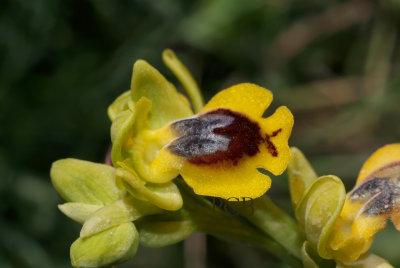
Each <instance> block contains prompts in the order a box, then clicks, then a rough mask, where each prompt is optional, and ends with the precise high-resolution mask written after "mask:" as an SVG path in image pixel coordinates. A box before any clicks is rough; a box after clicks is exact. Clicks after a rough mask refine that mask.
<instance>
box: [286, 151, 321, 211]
mask: <svg viewBox="0 0 400 268" xmlns="http://www.w3.org/2000/svg"><path fill="white" fill-rule="evenodd" d="M290 152H291V155H292V157H291V159H290V162H289V165H288V177H289V189H290V196H291V198H292V203H293V207H294V208H296V206H297V204H298V202H299V201H300V199H301V198H302V196H303V195H304V194H305V191H306V189H308V187H309V186H310V185H311V184H312V183H313V182H314V181H315V180H317V179H318V176H317V174H316V173H315V171H314V169H313V168H312V167H311V165H310V163H309V162H308V161H307V159H306V157H305V156H304V154H303V153H302V152H301V151H300V150H299V149H297V148H296V147H291V148H290Z"/></svg>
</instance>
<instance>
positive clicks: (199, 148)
mask: <svg viewBox="0 0 400 268" xmlns="http://www.w3.org/2000/svg"><path fill="white" fill-rule="evenodd" d="M171 127H172V129H173V130H174V131H175V132H176V133H177V134H178V135H179V137H178V138H176V139H174V140H173V141H172V142H171V143H170V144H169V145H168V149H169V150H170V151H171V152H172V153H174V154H175V155H178V156H183V157H185V158H186V159H188V161H189V162H191V163H193V164H198V165H211V164H215V163H218V162H222V161H224V162H229V163H231V164H233V165H237V163H238V161H239V160H240V159H241V158H242V157H243V156H245V155H247V156H254V155H255V154H257V153H258V152H259V151H260V150H259V146H260V144H261V143H263V142H265V143H266V146H267V149H268V150H269V151H270V153H271V154H272V155H273V156H277V154H278V153H277V150H276V148H275V145H274V144H273V143H272V142H271V141H270V138H271V137H273V136H276V135H278V134H279V132H280V131H281V129H279V130H277V131H274V133H272V134H271V135H267V136H266V137H265V138H263V137H262V135H261V129H260V126H259V125H258V123H257V122H254V121H252V120H251V119H249V118H248V117H247V116H245V115H243V114H241V113H238V112H234V111H231V110H229V109H222V108H221V109H216V110H212V111H209V112H207V113H203V114H200V115H198V116H196V117H192V118H188V119H184V120H180V121H177V122H174V123H173V124H172V125H171Z"/></svg>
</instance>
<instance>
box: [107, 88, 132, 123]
mask: <svg viewBox="0 0 400 268" xmlns="http://www.w3.org/2000/svg"><path fill="white" fill-rule="evenodd" d="M130 101H132V97H131V91H130V90H128V91H125V92H124V93H122V94H121V95H119V96H118V97H117V98H116V99H115V100H114V102H113V103H112V104H111V105H110V106H108V109H107V114H108V117H109V118H110V120H111V122H114V120H115V118H116V117H117V115H118V114H119V113H121V112H122V111H125V110H127V109H128V108H129V102H130ZM132 104H133V102H132Z"/></svg>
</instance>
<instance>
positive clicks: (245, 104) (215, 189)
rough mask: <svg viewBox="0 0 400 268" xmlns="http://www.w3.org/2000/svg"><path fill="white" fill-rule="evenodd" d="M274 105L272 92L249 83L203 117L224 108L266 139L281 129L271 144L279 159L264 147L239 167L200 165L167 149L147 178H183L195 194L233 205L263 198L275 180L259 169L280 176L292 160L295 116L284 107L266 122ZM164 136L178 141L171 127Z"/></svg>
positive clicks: (221, 97)
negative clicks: (266, 114)
mask: <svg viewBox="0 0 400 268" xmlns="http://www.w3.org/2000/svg"><path fill="white" fill-rule="evenodd" d="M271 102H272V93H271V92H270V91H269V90H266V89H264V88H262V87H259V86H257V85H254V84H249V83H244V84H238V85H235V86H232V87H230V88H228V89H225V90H223V91H221V92H220V93H218V94H217V95H216V96H214V97H213V98H212V99H211V100H210V102H208V104H207V105H206V106H205V107H204V108H203V109H202V110H201V111H200V114H202V113H205V112H208V111H212V110H215V109H221V108H223V109H229V110H230V111H233V112H238V113H240V114H242V115H245V116H246V117H247V118H248V119H250V120H251V121H253V122H256V123H257V124H258V125H259V127H260V132H261V133H260V134H261V136H262V137H265V136H266V135H271V133H273V132H274V131H276V130H279V129H281V131H280V132H279V134H278V135H276V136H273V137H272V136H271V137H270V142H272V143H273V144H274V146H275V147H276V151H277V152H278V155H277V156H273V155H272V154H271V153H270V152H269V151H268V148H267V146H265V144H264V143H262V144H261V145H260V146H259V148H258V149H259V152H258V153H257V154H256V155H254V156H247V155H246V156H243V157H242V158H241V159H240V160H239V162H238V164H237V165H232V163H228V162H227V161H224V162H218V163H215V164H212V165H196V164H193V163H190V162H189V161H187V160H186V159H185V158H184V157H180V156H177V155H174V154H173V153H171V152H170V151H169V150H168V148H167V147H166V146H165V147H164V148H162V149H161V151H160V152H159V153H158V154H157V155H156V157H155V159H154V161H153V162H152V163H151V165H150V170H151V171H150V173H149V174H147V175H151V176H153V178H152V179H151V180H152V181H153V182H157V178H156V177H157V176H159V178H160V180H159V181H158V182H163V181H164V180H165V179H166V177H165V176H164V175H165V174H169V175H172V174H173V175H172V177H176V176H177V175H178V174H181V175H182V177H183V178H184V180H185V181H186V182H187V183H188V184H189V185H190V186H191V187H192V188H193V190H194V191H195V193H197V194H199V195H206V196H214V197H221V198H225V199H228V200H231V201H238V200H240V199H242V198H257V197H259V196H261V195H262V194H264V193H265V192H266V191H267V190H268V189H269V188H270V185H271V179H270V178H269V177H268V176H267V175H264V174H262V173H260V172H259V171H258V170H257V168H262V169H266V170H268V171H270V172H271V173H272V174H274V175H279V174H281V173H282V172H283V171H284V170H285V169H286V167H287V165H288V163H289V160H290V150H289V146H288V139H289V136H290V133H291V130H292V127H293V115H292V113H291V112H290V110H289V109H288V108H287V107H284V106H282V107H279V108H278V109H277V110H276V111H275V113H274V114H273V115H271V116H270V117H268V118H263V117H262V115H263V113H264V111H265V110H266V109H267V108H268V106H269V105H270V104H271ZM162 133H164V134H163V135H164V136H165V137H168V138H169V139H172V138H175V137H176V136H174V135H173V130H171V127H170V125H169V126H167V127H166V128H164V129H163V130H162ZM172 177H170V178H169V179H172Z"/></svg>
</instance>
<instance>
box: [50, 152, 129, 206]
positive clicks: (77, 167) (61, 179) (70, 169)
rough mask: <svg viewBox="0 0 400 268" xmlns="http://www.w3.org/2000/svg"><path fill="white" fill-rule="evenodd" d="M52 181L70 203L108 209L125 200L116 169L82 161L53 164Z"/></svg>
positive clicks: (69, 159) (71, 160) (65, 161)
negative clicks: (109, 205) (116, 175)
mask: <svg viewBox="0 0 400 268" xmlns="http://www.w3.org/2000/svg"><path fill="white" fill-rule="evenodd" d="M50 176H51V181H52V183H53V186H54V188H56V190H57V192H58V193H59V194H60V195H61V197H62V198H63V199H64V200H66V201H68V202H78V203H86V204H92V205H100V206H102V205H107V204H111V203H113V202H115V201H117V200H119V199H121V198H122V196H123V195H124V191H121V190H120V189H118V187H117V185H116V182H115V169H114V168H113V167H110V166H108V165H105V164H97V163H92V162H89V161H84V160H78V159H72V158H68V159H61V160H58V161H56V162H54V163H53V165H52V167H51V170H50Z"/></svg>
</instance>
